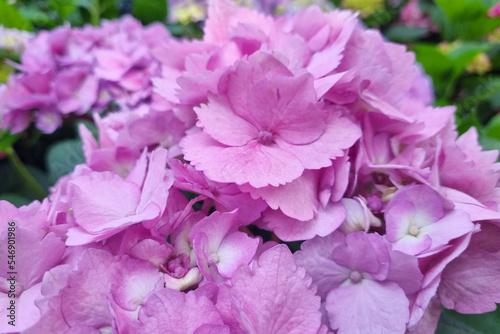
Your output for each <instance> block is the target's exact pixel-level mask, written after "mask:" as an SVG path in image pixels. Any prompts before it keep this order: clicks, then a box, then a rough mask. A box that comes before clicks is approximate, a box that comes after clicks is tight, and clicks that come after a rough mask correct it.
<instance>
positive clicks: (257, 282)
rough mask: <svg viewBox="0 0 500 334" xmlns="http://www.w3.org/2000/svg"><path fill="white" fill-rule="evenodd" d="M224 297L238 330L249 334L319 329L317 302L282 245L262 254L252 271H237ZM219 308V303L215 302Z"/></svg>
mask: <svg viewBox="0 0 500 334" xmlns="http://www.w3.org/2000/svg"><path fill="white" fill-rule="evenodd" d="M231 283H232V284H231V287H227V290H229V291H228V294H223V295H221V294H219V299H221V303H222V304H224V303H226V305H227V300H226V302H224V298H229V299H230V304H231V310H232V314H233V316H234V317H235V318H236V319H237V321H238V324H239V326H240V330H242V331H245V332H246V331H248V332H251V333H274V334H299V333H300V334H308V333H311V334H312V333H314V334H316V333H317V331H318V330H319V328H320V326H321V312H320V311H319V308H320V298H319V297H318V296H316V295H315V292H316V291H315V288H312V287H311V285H310V284H311V280H310V279H309V278H305V271H304V269H302V268H298V267H297V266H296V265H295V261H294V259H293V255H292V254H291V253H290V250H289V249H288V247H286V246H285V245H278V246H275V247H273V248H271V249H270V250H267V251H265V252H264V253H262V255H261V256H260V258H259V261H258V263H255V264H254V266H253V269H252V270H250V268H248V267H247V266H243V267H241V268H239V269H238V270H237V271H236V272H235V273H234V275H233V277H232V278H231ZM218 304H219V301H218Z"/></svg>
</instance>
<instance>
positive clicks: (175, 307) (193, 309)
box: [130, 288, 223, 334]
mask: <svg viewBox="0 0 500 334" xmlns="http://www.w3.org/2000/svg"><path fill="white" fill-rule="evenodd" d="M205 324H213V325H223V323H222V318H221V316H220V314H219V312H218V311H217V309H216V308H215V306H214V304H213V303H212V301H210V300H209V299H208V298H207V297H205V296H199V297H198V296H196V294H195V293H194V292H189V293H187V294H185V293H182V292H179V291H177V290H172V289H168V288H167V289H162V290H159V291H157V292H155V293H153V294H151V295H149V296H148V297H147V298H146V300H145V302H144V305H143V307H142V308H141V309H140V311H139V319H138V321H136V322H134V323H133V324H132V326H131V327H132V328H131V331H130V333H132V334H134V333H137V334H139V333H151V334H162V333H185V334H194V333H196V330H197V329H198V328H199V327H202V326H203V325H205ZM201 333H203V332H201Z"/></svg>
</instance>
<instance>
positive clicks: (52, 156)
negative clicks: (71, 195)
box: [47, 139, 85, 182]
mask: <svg viewBox="0 0 500 334" xmlns="http://www.w3.org/2000/svg"><path fill="white" fill-rule="evenodd" d="M83 162H85V158H84V157H83V151H82V141H81V140H80V139H67V140H63V141H60V142H57V143H55V144H54V145H52V146H51V147H50V148H49V151H48V153H47V169H48V173H49V177H50V180H51V181H52V182H55V181H57V180H58V179H59V178H60V177H61V176H64V175H66V174H69V173H70V172H72V171H73V169H74V168H75V166H76V165H78V164H81V163H83Z"/></svg>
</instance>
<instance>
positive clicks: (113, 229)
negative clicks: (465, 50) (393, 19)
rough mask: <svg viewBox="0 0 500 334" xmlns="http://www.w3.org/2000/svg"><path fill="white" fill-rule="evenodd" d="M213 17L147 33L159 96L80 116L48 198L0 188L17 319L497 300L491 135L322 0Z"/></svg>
mask: <svg viewBox="0 0 500 334" xmlns="http://www.w3.org/2000/svg"><path fill="white" fill-rule="evenodd" d="M204 32H205V35H204V38H203V40H195V41H186V40H178V39H173V38H167V39H166V40H164V41H163V42H164V43H165V44H163V45H162V46H160V47H157V48H155V49H154V50H152V54H153V55H154V56H155V57H156V59H157V61H158V62H159V63H160V64H161V74H159V75H158V76H157V77H155V78H154V79H153V80H152V81H153V84H154V89H155V91H156V92H157V94H158V97H157V99H156V100H155V101H154V103H151V104H147V105H140V106H139V107H137V108H131V109H126V110H122V111H119V112H114V113H109V114H107V115H106V116H104V117H102V118H101V117H99V116H97V115H96V116H95V122H96V124H97V128H98V132H99V138H98V140H97V139H95V138H94V137H93V136H92V134H91V133H90V131H89V130H87V129H86V128H85V127H83V126H82V127H81V129H80V134H81V137H82V140H83V143H84V146H83V148H84V153H85V157H86V163H84V164H82V165H78V166H77V167H76V168H75V169H74V171H73V172H72V173H71V174H69V175H67V176H65V177H63V178H61V179H60V180H59V181H58V183H57V184H56V185H55V186H54V187H53V188H52V189H51V194H50V196H49V197H48V198H47V199H45V200H44V201H43V202H42V203H39V202H34V203H32V204H31V205H29V206H26V207H21V208H19V209H17V208H15V207H14V206H12V205H11V204H9V203H7V202H3V201H2V202H0V210H1V215H2V217H5V219H6V220H8V221H14V222H16V223H17V226H18V240H17V243H18V247H19V248H20V249H23V250H25V251H24V252H23V253H22V258H20V259H18V261H19V263H21V265H20V267H19V269H18V272H19V275H18V281H17V282H16V283H17V286H18V288H17V290H16V291H17V293H18V303H19V305H22V308H21V306H20V309H22V310H23V313H21V314H19V326H18V327H16V330H17V331H18V332H22V333H65V332H67V333H69V332H83V331H85V332H87V333H103V332H106V333H109V332H112V333H197V334H201V333H213V334H220V333H276V334H285V333H300V334H304V333H306V334H307V333H311V334H315V333H321V334H326V333H348V334H351V333H369V332H371V333H432V332H433V331H434V330H435V328H436V325H437V321H438V318H439V315H440V305H443V306H444V307H446V308H450V309H455V310H457V311H458V312H463V313H483V312H488V311H492V310H494V309H495V307H496V304H495V303H498V302H500V282H499V281H498V279H497V278H498V277H500V246H499V243H498V242H497V240H498V238H500V212H499V207H498V204H499V203H500V198H499V194H500V192H499V187H498V183H499V179H500V168H499V167H500V165H499V164H497V163H496V160H497V158H498V152H493V151H489V152H484V151H482V149H481V147H480V146H479V145H478V142H477V133H476V131H475V130H474V129H471V130H469V131H468V132H466V133H465V134H463V135H462V136H460V137H458V136H457V131H456V129H455V124H454V117H453V116H454V115H453V113H454V108H453V107H440V108H436V107H433V106H432V102H433V96H432V90H431V85H430V82H429V80H428V78H427V77H426V76H425V75H424V74H423V73H422V71H421V69H420V68H419V67H418V66H417V65H416V64H415V59H414V55H413V54H412V53H409V52H407V51H406V49H405V47H404V46H401V45H397V44H393V43H389V42H386V41H384V39H383V38H382V36H381V35H380V33H379V32H378V31H375V30H368V29H365V28H364V27H363V26H362V25H361V24H360V23H359V21H358V19H357V17H356V15H355V14H353V13H352V12H349V11H340V10H336V11H332V12H328V13H324V12H322V11H321V10H320V9H319V8H317V7H311V8H309V9H306V10H304V11H302V12H300V13H299V14H297V15H295V16H289V17H272V16H266V15H264V14H262V13H259V12H256V11H252V10H249V9H246V8H240V7H237V6H235V5H234V4H232V3H230V2H226V1H223V0H220V1H215V2H214V3H213V5H212V6H211V7H210V9H209V18H208V20H207V22H206V25H205V31H204ZM104 59H113V58H112V57H111V58H104ZM96 66H100V65H96ZM2 226H4V225H2ZM257 227H258V228H260V229H263V230H267V231H271V232H272V233H273V238H272V239H273V240H272V241H265V242H264V240H263V239H262V237H261V236H259V235H258V234H259V233H255V232H254V233H252V231H256V230H258V229H257ZM0 238H1V239H5V238H7V233H6V229H5V228H4V230H3V231H2V234H0ZM299 240H305V242H304V243H302V246H301V250H300V251H298V252H295V253H294V254H292V253H291V252H290V250H289V248H288V247H287V246H286V245H284V244H279V243H278V242H277V241H299ZM3 252H6V250H5V249H0V253H1V254H3ZM3 255H4V256H6V255H5V254H3ZM4 258H5V257H4ZM33 259H36V261H34V260H33ZM28 264H29V265H28ZM2 265H3V264H0V266H2ZM1 268H2V272H0V276H2V277H6V276H7V272H8V270H7V268H4V267H1ZM5 281H6V280H5V279H2V282H4V283H5ZM7 290H8V288H7V287H3V288H2V290H1V294H0V298H2V299H5V300H7V295H6V291H7ZM2 312H6V311H5V310H4V311H2ZM3 325H4V324H3V323H2V324H1V325H0V326H3ZM9 330H11V328H5V327H2V328H1V331H2V332H3V331H9Z"/></svg>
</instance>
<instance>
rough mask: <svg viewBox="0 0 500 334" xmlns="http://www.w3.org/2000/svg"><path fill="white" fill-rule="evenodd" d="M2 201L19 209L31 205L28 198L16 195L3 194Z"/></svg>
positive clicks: (0, 198) (0, 195) (1, 195)
mask: <svg viewBox="0 0 500 334" xmlns="http://www.w3.org/2000/svg"><path fill="white" fill-rule="evenodd" d="M0 200H3V201H7V202H10V203H12V204H14V205H15V206H17V207H20V206H23V205H28V204H30V203H31V200H29V199H28V198H26V197H24V196H21V195H18V194H14V193H1V194H0Z"/></svg>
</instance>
